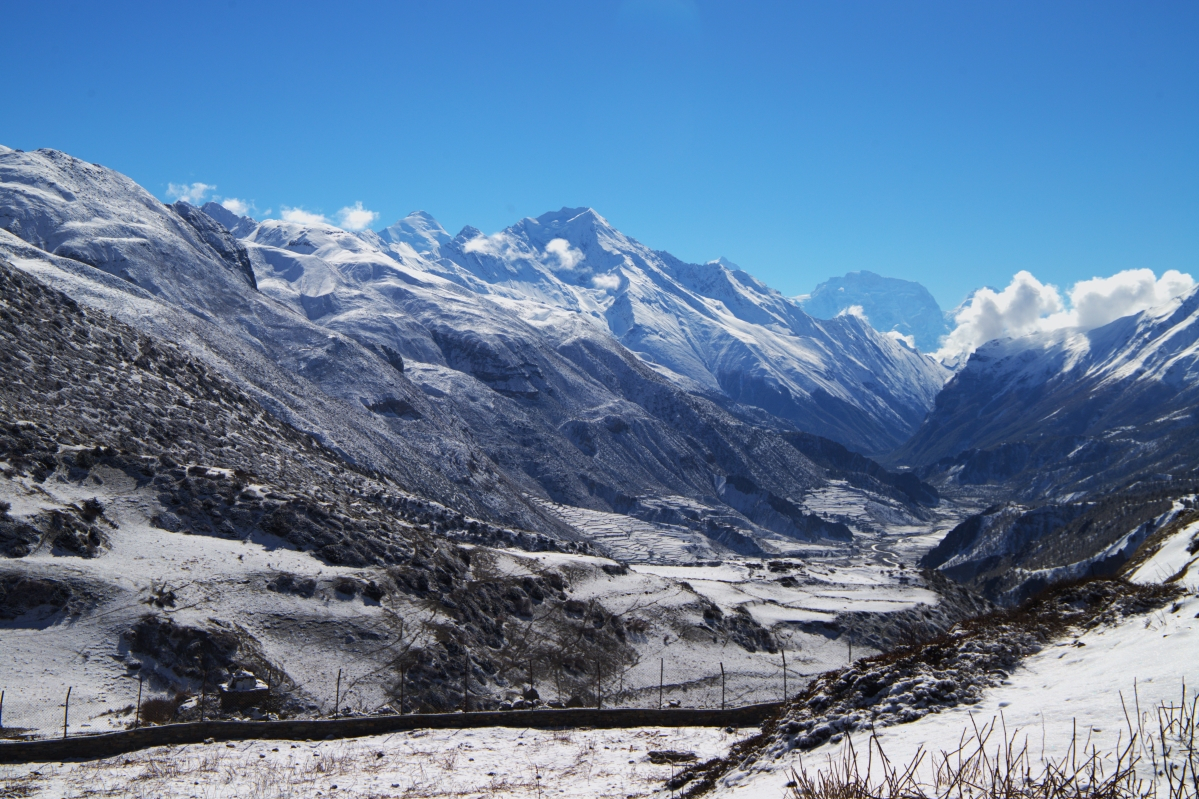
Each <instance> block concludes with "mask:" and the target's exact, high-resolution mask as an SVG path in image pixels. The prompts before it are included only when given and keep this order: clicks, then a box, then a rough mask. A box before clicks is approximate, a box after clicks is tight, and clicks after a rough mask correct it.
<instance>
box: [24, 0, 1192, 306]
mask: <svg viewBox="0 0 1199 799" xmlns="http://www.w3.org/2000/svg"><path fill="white" fill-rule="evenodd" d="M4 29H5V35H4V37H3V38H4V46H3V48H0V74H3V75H4V76H5V81H4V97H3V101H2V102H0V143H3V144H5V145H7V146H10V147H18V148H21V149H35V148H38V147H54V148H57V149H61V150H65V151H67V152H70V153H72V154H73V155H76V156H79V157H81V158H84V159H86V160H89V161H95V162H99V163H102V164H104V165H106V166H109V167H112V168H114V169H117V170H119V171H121V172H124V173H126V174H128V175H130V176H131V177H133V178H134V179H135V180H137V181H138V182H140V183H141V184H143V185H144V186H146V187H147V188H149V189H150V190H151V191H153V192H155V193H156V194H158V195H159V196H160V197H162V198H164V199H166V198H167V197H168V193H167V189H168V185H169V184H170V183H192V182H197V181H199V182H204V183H208V184H213V185H215V186H216V189H215V192H216V194H219V195H222V196H226V197H238V198H242V199H245V200H248V201H253V202H254V204H255V205H256V207H257V208H258V209H259V212H260V213H261V211H263V210H265V209H267V208H270V209H272V210H273V211H274V213H275V214H276V215H277V214H278V213H279V209H280V208H281V207H283V206H289V207H302V208H304V209H306V210H309V211H313V212H320V213H325V214H327V215H330V216H332V215H335V214H336V212H337V210H338V209H339V208H342V207H345V206H349V205H352V204H354V203H356V202H361V203H362V204H363V206H364V208H366V209H369V210H373V211H376V212H378V213H379V214H380V217H379V221H378V223H376V225H375V227H379V226H382V225H383V224H386V223H390V222H391V221H394V219H396V218H398V217H400V216H403V215H404V214H406V213H408V212H409V211H412V210H415V209H418V208H420V209H425V210H427V211H429V212H430V213H432V214H433V215H435V216H436V217H437V218H438V219H440V220H441V221H442V222H443V224H444V225H445V226H446V227H447V228H448V229H449V230H450V231H451V232H452V233H453V232H456V231H457V230H458V229H459V228H460V227H461V226H462V225H465V224H471V225H474V226H476V227H478V228H481V229H483V230H484V231H486V232H493V231H495V230H498V229H500V228H502V227H505V226H507V225H508V224H511V223H512V222H514V221H515V220H517V219H519V218H520V217H523V216H535V215H538V214H540V213H543V212H545V211H548V210H553V209H557V208H559V207H561V206H581V205H588V206H592V207H594V208H596V209H597V210H599V211H600V213H602V214H604V215H605V216H606V217H607V218H608V219H609V220H610V221H611V222H612V223H613V224H614V225H616V226H617V227H618V228H620V229H621V230H623V231H625V232H626V233H628V234H630V235H632V236H635V237H637V238H638V239H640V240H642V241H643V242H644V243H646V244H648V245H650V246H652V247H655V248H658V249H665V250H669V251H671V252H673V253H674V254H675V255H677V256H679V257H681V258H684V259H687V260H692V261H703V260H708V259H711V258H715V257H717V256H720V255H724V256H726V257H728V258H730V259H731V260H734V261H736V262H738V263H739V264H741V265H742V266H743V267H745V268H746V269H747V270H748V271H750V272H751V273H753V274H755V275H757V276H758V277H760V278H761V279H763V280H765V281H766V282H767V283H769V284H771V285H773V286H775V287H776V288H778V289H780V290H782V291H783V292H785V293H787V294H797V293H800V292H804V291H808V290H810V289H811V288H812V287H813V286H815V284H816V283H817V282H819V281H821V280H823V279H825V278H827V277H829V276H831V275H835V274H842V273H844V272H846V271H850V270H854V269H871V270H873V271H876V272H880V273H883V274H887V275H894V276H897V277H906V278H909V279H913V280H919V281H920V282H922V283H924V284H925V285H927V286H928V287H929V288H930V289H931V290H932V291H933V293H934V295H935V296H936V297H937V299H938V300H939V301H940V302H941V303H942V305H944V306H946V307H952V306H953V305H955V304H956V303H957V302H958V301H960V300H961V299H962V297H963V296H964V295H965V294H966V293H967V292H968V291H970V290H971V289H973V288H975V287H977V286H980V285H984V284H990V285H995V286H1003V285H1006V284H1007V282H1008V281H1009V279H1010V278H1011V276H1012V275H1013V274H1014V273H1015V272H1017V271H1018V270H1021V269H1026V270H1029V271H1030V272H1032V273H1033V274H1035V275H1036V276H1037V277H1038V278H1039V279H1040V280H1042V281H1045V282H1052V283H1057V284H1059V285H1062V286H1066V285H1068V284H1070V283H1072V282H1074V281H1075V280H1079V279H1083V278H1089V277H1092V276H1096V275H1108V274H1111V273H1113V272H1116V271H1119V270H1122V269H1129V268H1140V267H1148V268H1150V269H1153V270H1155V271H1156V272H1158V273H1161V272H1162V271H1164V270H1166V269H1179V270H1182V271H1184V272H1190V273H1192V274H1197V275H1199V46H1197V45H1196V42H1199V3H1195V2H1178V3H1170V2H1161V3H1159V2H1146V3H1127V2H1126V3H1104V2H1071V3H1051V2H1043V1H1042V2H1034V3H1022V2H970V3H961V2H952V3H934V2H925V3H912V2H887V3H859V2H837V3H832V2H827V3H824V2H822V3H807V2H787V3H780V4H767V3H753V2H746V3H741V2H736V3H734V2H721V3H709V2H695V3H692V2H685V1H684V0H642V1H641V2H554V3H540V2H519V3H516V2H514V3H500V2H469V3H467V2H452V1H449V0H447V1H445V2H437V3H422V4H416V3H399V2H388V3H357V2H339V3H320V4H316V3H313V4H305V3H298V2H289V3H277V4H271V3H249V2H241V1H240V0H238V1H237V2H213V3H187V4H183V3H161V2H156V3H119V2H106V3H68V4H57V3H53V2H39V3H10V4H7V5H6V7H5V12H4Z"/></svg>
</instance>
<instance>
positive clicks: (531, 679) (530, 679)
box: [529, 658, 533, 691]
mask: <svg viewBox="0 0 1199 799" xmlns="http://www.w3.org/2000/svg"><path fill="white" fill-rule="evenodd" d="M529 690H530V691H531V690H533V658H529Z"/></svg>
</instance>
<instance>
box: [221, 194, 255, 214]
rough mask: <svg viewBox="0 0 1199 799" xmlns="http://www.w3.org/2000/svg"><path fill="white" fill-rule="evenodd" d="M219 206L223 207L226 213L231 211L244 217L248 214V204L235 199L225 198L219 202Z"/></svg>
mask: <svg viewBox="0 0 1199 799" xmlns="http://www.w3.org/2000/svg"><path fill="white" fill-rule="evenodd" d="M221 205H222V206H224V207H225V210H226V211H231V212H232V213H235V214H237V215H238V216H245V215H246V214H248V213H250V204H249V203H248V202H246V201H245V200H239V199H237V198H236V197H225V198H224V199H222V200H221Z"/></svg>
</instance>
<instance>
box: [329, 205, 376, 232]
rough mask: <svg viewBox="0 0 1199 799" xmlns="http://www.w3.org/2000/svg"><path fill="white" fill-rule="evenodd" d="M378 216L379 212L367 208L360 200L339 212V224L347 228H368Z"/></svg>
mask: <svg viewBox="0 0 1199 799" xmlns="http://www.w3.org/2000/svg"><path fill="white" fill-rule="evenodd" d="M378 218H379V214H378V213H377V212H375V211H368V210H366V209H365V208H363V207H362V203H360V202H357V203H354V205H353V206H346V207H345V208H342V209H341V210H340V211H338V212H337V224H338V225H340V226H341V227H343V228H345V229H346V230H366V229H367V228H368V227H370V224H371V223H372V222H374V221H375V220H376V219H378Z"/></svg>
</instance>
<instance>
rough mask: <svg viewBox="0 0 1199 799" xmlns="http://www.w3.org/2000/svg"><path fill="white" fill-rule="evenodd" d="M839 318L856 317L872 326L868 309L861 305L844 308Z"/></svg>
mask: <svg viewBox="0 0 1199 799" xmlns="http://www.w3.org/2000/svg"><path fill="white" fill-rule="evenodd" d="M837 316H856V317H857V318H859V319H861V320H862V321H863V322H865V323H866V324H870V319H869V318H868V317H867V316H866V309H865V308H863V307H862V306H860V305H851V306H849V307H848V308H842V309H841V310H840V312H838V313H837Z"/></svg>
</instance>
